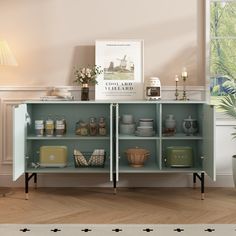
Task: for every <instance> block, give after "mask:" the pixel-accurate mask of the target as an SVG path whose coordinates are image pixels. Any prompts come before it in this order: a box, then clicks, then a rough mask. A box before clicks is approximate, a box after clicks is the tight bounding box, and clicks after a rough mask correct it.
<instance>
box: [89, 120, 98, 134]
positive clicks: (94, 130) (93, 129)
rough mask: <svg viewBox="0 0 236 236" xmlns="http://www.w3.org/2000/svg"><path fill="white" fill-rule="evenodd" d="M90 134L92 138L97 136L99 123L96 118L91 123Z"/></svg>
mask: <svg viewBox="0 0 236 236" xmlns="http://www.w3.org/2000/svg"><path fill="white" fill-rule="evenodd" d="M89 134H90V135H91V136H95V135H97V122H96V118H94V117H91V118H90V121H89Z"/></svg>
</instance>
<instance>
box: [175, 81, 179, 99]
mask: <svg viewBox="0 0 236 236" xmlns="http://www.w3.org/2000/svg"><path fill="white" fill-rule="evenodd" d="M178 82H179V80H177V79H175V100H178V97H179V91H178Z"/></svg>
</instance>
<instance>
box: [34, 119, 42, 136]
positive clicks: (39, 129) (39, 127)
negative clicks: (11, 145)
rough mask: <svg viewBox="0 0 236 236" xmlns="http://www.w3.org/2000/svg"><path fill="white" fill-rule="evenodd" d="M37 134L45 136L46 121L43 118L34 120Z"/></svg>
mask: <svg viewBox="0 0 236 236" xmlns="http://www.w3.org/2000/svg"><path fill="white" fill-rule="evenodd" d="M34 128H35V135H36V136H43V134H44V121H43V120H35V121H34Z"/></svg>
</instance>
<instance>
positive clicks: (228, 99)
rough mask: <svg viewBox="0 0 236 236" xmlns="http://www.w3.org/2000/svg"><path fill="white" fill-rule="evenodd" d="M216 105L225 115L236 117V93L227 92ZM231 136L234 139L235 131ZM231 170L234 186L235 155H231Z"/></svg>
mask: <svg viewBox="0 0 236 236" xmlns="http://www.w3.org/2000/svg"><path fill="white" fill-rule="evenodd" d="M218 107H219V108H220V109H221V111H223V112H224V113H225V114H226V115H228V116H230V117H231V118H234V119H236V94H229V95H227V96H225V97H223V98H222V99H221V101H220V104H219V106H218ZM234 129H235V130H236V127H234ZM232 136H233V139H236V132H233V133H232ZM232 171H233V178H234V185H235V186H236V155H233V157H232Z"/></svg>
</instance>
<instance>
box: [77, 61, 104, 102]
mask: <svg viewBox="0 0 236 236" xmlns="http://www.w3.org/2000/svg"><path fill="white" fill-rule="evenodd" d="M101 73H102V70H101V68H100V66H94V67H91V68H90V67H83V68H80V69H77V68H75V70H74V75H75V80H74V82H75V83H78V84H79V85H81V100H82V101H88V100H89V86H90V85H94V84H97V81H96V77H97V75H99V74H101Z"/></svg>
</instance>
